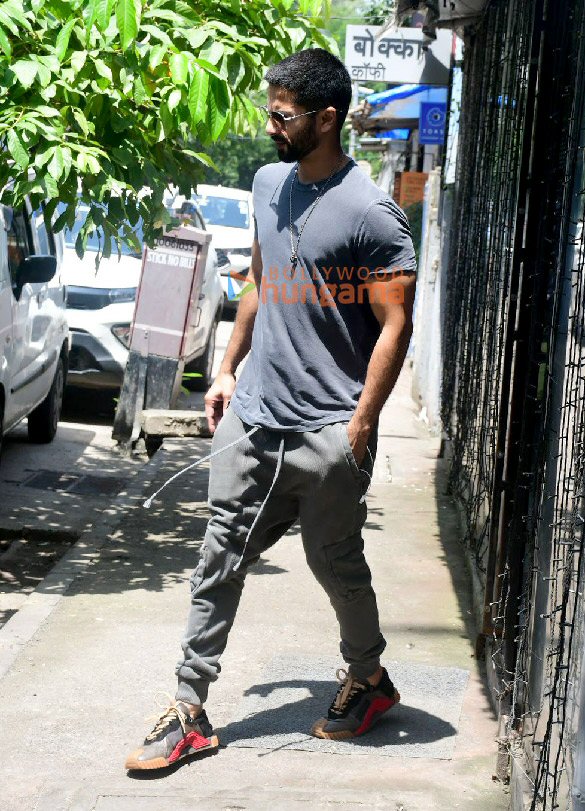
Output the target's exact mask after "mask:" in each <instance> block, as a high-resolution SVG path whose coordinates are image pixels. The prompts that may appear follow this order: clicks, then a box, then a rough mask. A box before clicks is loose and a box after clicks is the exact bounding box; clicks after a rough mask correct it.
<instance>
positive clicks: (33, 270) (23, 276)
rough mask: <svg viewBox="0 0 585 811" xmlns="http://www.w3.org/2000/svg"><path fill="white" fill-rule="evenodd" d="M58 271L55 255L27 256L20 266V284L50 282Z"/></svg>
mask: <svg viewBox="0 0 585 811" xmlns="http://www.w3.org/2000/svg"><path fill="white" fill-rule="evenodd" d="M56 272H57V260H56V258H55V257H54V256H27V258H26V259H25V260H24V261H23V262H22V264H21V265H20V267H19V268H18V285H19V286H20V287H22V285H25V284H42V283H43V282H50V281H51V279H52V278H53V276H54V275H55V273H56Z"/></svg>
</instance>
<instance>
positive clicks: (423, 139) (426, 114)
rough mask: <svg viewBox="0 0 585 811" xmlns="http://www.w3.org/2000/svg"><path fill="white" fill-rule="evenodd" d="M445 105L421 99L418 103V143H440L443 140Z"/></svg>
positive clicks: (445, 116)
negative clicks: (419, 103)
mask: <svg viewBox="0 0 585 811" xmlns="http://www.w3.org/2000/svg"><path fill="white" fill-rule="evenodd" d="M446 118H447V105H446V104H442V103H440V102H438V103H434V102H427V101H422V102H421V105H420V122H419V143H420V144H442V143H443V142H444V140H445V120H446Z"/></svg>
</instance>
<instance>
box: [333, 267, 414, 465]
mask: <svg viewBox="0 0 585 811" xmlns="http://www.w3.org/2000/svg"><path fill="white" fill-rule="evenodd" d="M390 284H391V285H400V287H401V289H402V292H403V295H402V296H401V298H402V299H403V301H402V302H401V303H398V302H395V301H391V300H389V299H390V298H391V297H390V296H387V295H384V290H385V289H387V288H384V289H383V288H380V287H379V286H380V285H386V286H387V285H390ZM415 287H416V276H415V275H414V274H408V275H404V276H398V277H396V278H394V279H392V280H387V281H379V282H373V283H372V284H371V285H370V306H371V308H372V311H373V313H374V315H375V316H376V318H377V319H378V323H379V324H380V326H381V328H382V331H381V332H380V336H379V337H378V340H377V341H376V345H375V347H374V351H373V352H372V356H371V358H370V362H369V364H368V371H367V374H366V380H365V383H364V388H363V390H362V393H361V396H360V399H359V402H358V404H357V408H356V410H355V413H354V415H353V417H352V418H351V420H350V422H349V425H348V426H347V433H348V436H349V440H350V443H351V448H352V451H353V454H354V456H355V458H356V460H357V462H358V464H359V463H360V462H361V461H362V459H363V458H364V456H365V453H366V445H367V442H368V437H369V435H370V433H371V431H372V428H373V427H374V425H375V423H376V421H377V419H378V417H379V415H380V411H381V410H382V406H383V405H384V403H385V402H386V400H387V399H388V397H389V396H390V392H391V391H392V389H393V388H394V385H395V384H396V381H397V379H398V375H399V374H400V370H401V369H402V364H403V363H404V359H405V357H406V352H407V350H408V344H409V341H410V336H411V335H412V309H413V305H414V293H415ZM377 288H378V289H377Z"/></svg>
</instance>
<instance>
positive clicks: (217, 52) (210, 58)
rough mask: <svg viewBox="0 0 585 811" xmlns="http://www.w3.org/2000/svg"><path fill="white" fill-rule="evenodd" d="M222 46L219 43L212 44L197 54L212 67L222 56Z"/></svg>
mask: <svg viewBox="0 0 585 811" xmlns="http://www.w3.org/2000/svg"><path fill="white" fill-rule="evenodd" d="M223 51H224V48H223V44H222V43H221V42H217V40H216V41H215V42H212V43H211V45H210V46H209V47H208V48H205V49H204V50H202V51H201V53H200V54H199V57H200V58H201V59H205V61H206V62H211V64H212V65H217V63H218V62H219V60H220V59H221V58H222V56H223Z"/></svg>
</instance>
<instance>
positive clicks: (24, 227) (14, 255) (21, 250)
mask: <svg viewBox="0 0 585 811" xmlns="http://www.w3.org/2000/svg"><path fill="white" fill-rule="evenodd" d="M4 217H5V220H6V226H7V229H6V231H7V233H6V236H7V241H8V271H9V273H10V278H11V279H12V282H13V283H14V282H15V281H16V276H17V272H18V268H19V267H20V266H21V264H22V263H23V262H24V260H25V259H26V257H27V256H30V255H31V254H32V252H33V251H32V239H31V233H30V226H29V223H28V221H27V217H26V214H25V211H24V209H20V210H17V211H15V210H14V209H13V208H6V209H4Z"/></svg>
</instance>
